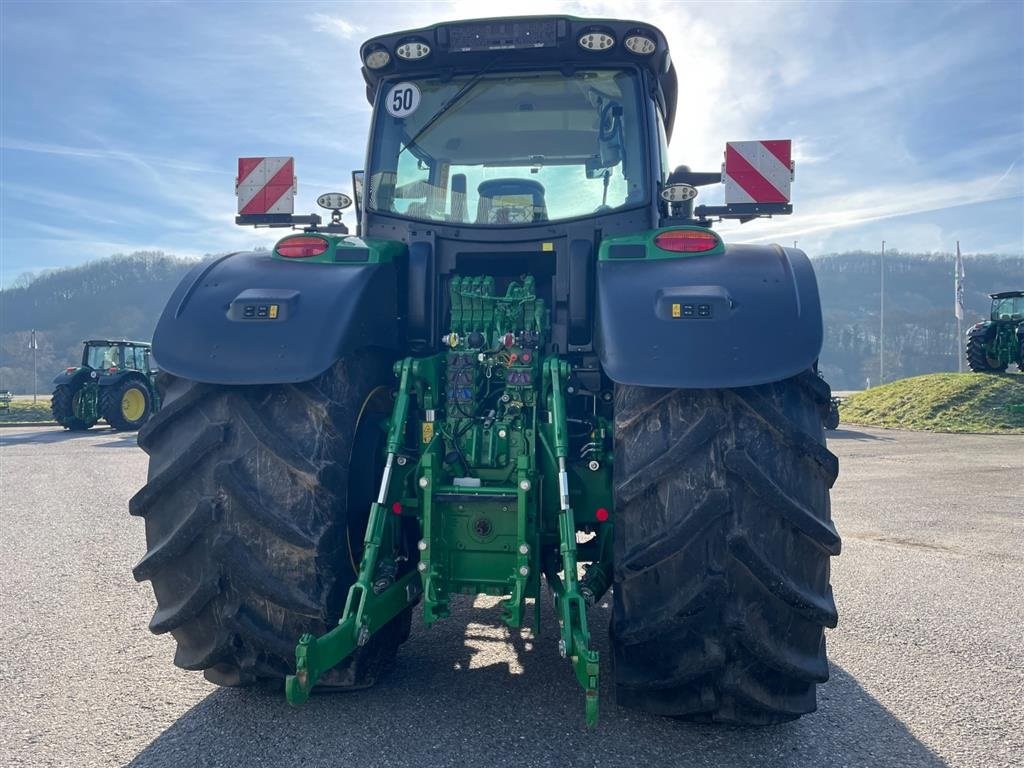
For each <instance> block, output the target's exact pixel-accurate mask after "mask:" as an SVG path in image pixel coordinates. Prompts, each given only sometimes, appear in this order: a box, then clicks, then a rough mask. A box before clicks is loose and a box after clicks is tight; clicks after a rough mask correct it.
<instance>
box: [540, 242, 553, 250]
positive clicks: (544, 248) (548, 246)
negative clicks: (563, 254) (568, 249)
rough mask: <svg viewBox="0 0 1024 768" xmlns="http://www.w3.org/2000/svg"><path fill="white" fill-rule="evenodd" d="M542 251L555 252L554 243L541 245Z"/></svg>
mask: <svg viewBox="0 0 1024 768" xmlns="http://www.w3.org/2000/svg"><path fill="white" fill-rule="evenodd" d="M540 249H541V250H542V251H553V250H555V244H554V243H541V244H540Z"/></svg>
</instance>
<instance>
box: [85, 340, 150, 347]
mask: <svg viewBox="0 0 1024 768" xmlns="http://www.w3.org/2000/svg"><path fill="white" fill-rule="evenodd" d="M82 343H83V344H87V345H90V346H92V345H99V344H103V345H105V346H108V347H114V346H122V347H149V346H152V345H151V344H150V343H149V342H148V341H128V340H127V339H86V340H85V341H83V342H82Z"/></svg>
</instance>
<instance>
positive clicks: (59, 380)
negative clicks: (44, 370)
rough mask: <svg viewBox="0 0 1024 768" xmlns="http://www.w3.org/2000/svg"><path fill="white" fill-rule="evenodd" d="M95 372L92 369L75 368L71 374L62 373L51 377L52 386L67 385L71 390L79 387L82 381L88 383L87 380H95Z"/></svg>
mask: <svg viewBox="0 0 1024 768" xmlns="http://www.w3.org/2000/svg"><path fill="white" fill-rule="evenodd" d="M94 374H95V371H93V369H92V368H84V367H83V368H75V370H73V371H71V373H68V372H66V371H65V372H64V373H58V374H57V375H56V376H54V377H53V385H54V386H55V387H56V386H60V385H61V384H67V385H69V386H71V387H72V388H74V387H77V386H79V385H80V384H81V383H82V381H88V380H89V379H95V378H96V376H95V375H94Z"/></svg>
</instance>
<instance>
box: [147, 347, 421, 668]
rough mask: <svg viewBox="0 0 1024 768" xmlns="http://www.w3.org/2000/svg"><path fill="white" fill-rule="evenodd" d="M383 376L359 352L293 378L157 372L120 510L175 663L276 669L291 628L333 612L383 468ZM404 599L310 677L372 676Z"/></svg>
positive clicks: (389, 655)
mask: <svg viewBox="0 0 1024 768" xmlns="http://www.w3.org/2000/svg"><path fill="white" fill-rule="evenodd" d="M392 381H393V378H392V377H390V376H389V372H388V370H387V366H386V365H384V364H383V363H382V362H381V361H379V360H377V359H376V358H371V357H369V356H365V355H353V356H350V357H347V358H343V359H342V360H341V361H339V362H338V363H336V364H335V365H334V366H333V367H332V368H330V369H328V370H327V371H326V372H325V373H323V374H321V375H320V376H319V377H317V378H316V379H314V380H312V381H308V382H305V383H302V384H295V385H273V386H271V385H268V386H248V387H227V386H214V385H207V384H199V383H196V382H193V381H188V380H186V379H181V378H176V377H173V376H171V375H169V374H166V373H162V374H160V379H159V381H158V387H159V389H160V391H161V393H162V394H163V395H164V399H163V402H164V405H163V407H162V408H161V409H160V411H159V412H157V413H156V414H155V415H154V416H153V418H152V419H151V420H150V421H149V423H147V424H146V425H145V426H144V427H143V428H142V429H141V430H140V431H139V445H140V446H141V447H142V448H143V450H145V451H146V452H147V453H148V454H149V456H150V463H149V480H148V482H147V484H146V485H145V486H144V487H143V488H142V490H141V491H139V492H138V493H137V494H136V495H135V497H134V498H133V499H132V500H131V504H130V511H131V513H132V514H133V515H138V516H141V517H143V518H144V519H145V522H146V541H147V544H148V547H149V550H148V552H147V553H146V556H145V557H144V558H142V560H141V561H140V562H139V564H138V565H136V566H135V568H134V571H133V573H134V575H135V578H136V579H137V580H139V581H142V580H149V581H150V582H151V583H152V585H153V591H154V593H155V595H156V603H157V610H156V613H155V615H154V616H153V619H152V621H151V622H150V625H149V626H150V629H151V630H152V631H153V632H154V633H156V634H161V633H165V632H170V633H171V635H172V636H173V637H174V639H175V640H176V642H177V652H176V654H175V656H174V663H175V664H176V665H177V666H179V667H181V668H183V669H190V670H203V671H204V673H205V675H206V678H207V679H208V680H210V681H211V682H213V683H216V684H218V685H227V686H235V685H244V684H249V683H254V682H257V681H259V680H275V681H280V680H281V679H282V678H284V676H285V675H287V674H290V673H293V672H294V669H295V644H296V642H297V641H298V639H299V638H300V637H301V636H302V635H303V634H304V633H306V632H310V633H313V634H314V635H321V634H324V633H325V632H327V631H328V630H330V629H332V628H333V627H334V626H335V625H336V623H337V620H338V617H339V615H340V613H341V610H342V607H343V605H344V600H345V597H346V594H347V592H348V588H349V586H350V585H351V584H352V582H353V581H354V580H355V576H356V567H357V565H358V563H359V558H360V556H361V550H362V541H363V536H364V534H365V526H366V518H367V516H368V513H369V505H370V502H371V501H372V497H373V494H374V493H375V492H376V487H375V485H374V482H375V480H376V481H377V482H379V478H380V473H379V472H377V471H376V467H375V466H374V464H375V463H376V457H377V456H378V455H379V450H378V448H379V445H380V442H379V441H380V435H382V431H381V429H380V428H379V424H380V418H381V417H382V415H383V414H386V413H388V412H390V408H391V395H390V388H389V387H388V386H387V385H386V384H387V383H390V382H392ZM350 479H351V484H350V482H349V481H350ZM364 497H365V498H364ZM412 541H413V542H415V539H414V538H413V539H412ZM412 547H413V549H414V543H413V544H412ZM408 565H409V567H415V561H414V559H412V558H411V559H410V561H409V563H408ZM410 613H411V611H409V610H407V611H406V612H404V613H403V614H402V615H400V616H399V617H398V618H396V619H395V620H393V621H392V622H391V624H390V625H388V626H386V627H384V628H383V629H382V630H381V631H380V632H378V633H377V634H375V635H374V636H373V637H372V638H371V640H370V642H369V643H367V644H366V645H365V646H363V647H361V648H360V649H359V651H358V652H357V653H356V654H355V655H354V656H352V657H350V658H349V659H348V660H347V661H346V662H345V663H343V664H341V665H339V666H338V667H336V668H335V669H333V670H331V672H329V673H328V674H326V675H325V676H324V677H323V678H321V681H320V683H319V684H318V687H338V688H356V687H366V686H369V685H372V684H373V683H374V682H375V681H376V679H377V678H378V676H379V675H381V674H382V673H383V672H384V671H385V670H386V669H387V668H388V667H389V666H390V665H391V664H392V663H393V660H394V657H395V654H396V652H397V649H398V645H399V644H400V643H401V642H402V641H404V640H405V639H406V638H407V637H408V634H409V618H410Z"/></svg>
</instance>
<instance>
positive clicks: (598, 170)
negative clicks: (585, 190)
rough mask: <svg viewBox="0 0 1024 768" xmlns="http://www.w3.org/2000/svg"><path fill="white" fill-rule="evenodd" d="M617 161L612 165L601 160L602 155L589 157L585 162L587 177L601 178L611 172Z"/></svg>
mask: <svg viewBox="0 0 1024 768" xmlns="http://www.w3.org/2000/svg"><path fill="white" fill-rule="evenodd" d="M614 165H615V163H611V164H610V165H608V164H605V163H604V162H602V161H601V158H600V157H596V156H595V157H591V158H588V159H587V162H586V164H585V166H584V167H585V168H586V173H587V178H588V179H600V178H601V177H602V176H604V175H605V174H606V173H610V172H611V170H612V167H613V166H614Z"/></svg>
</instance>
